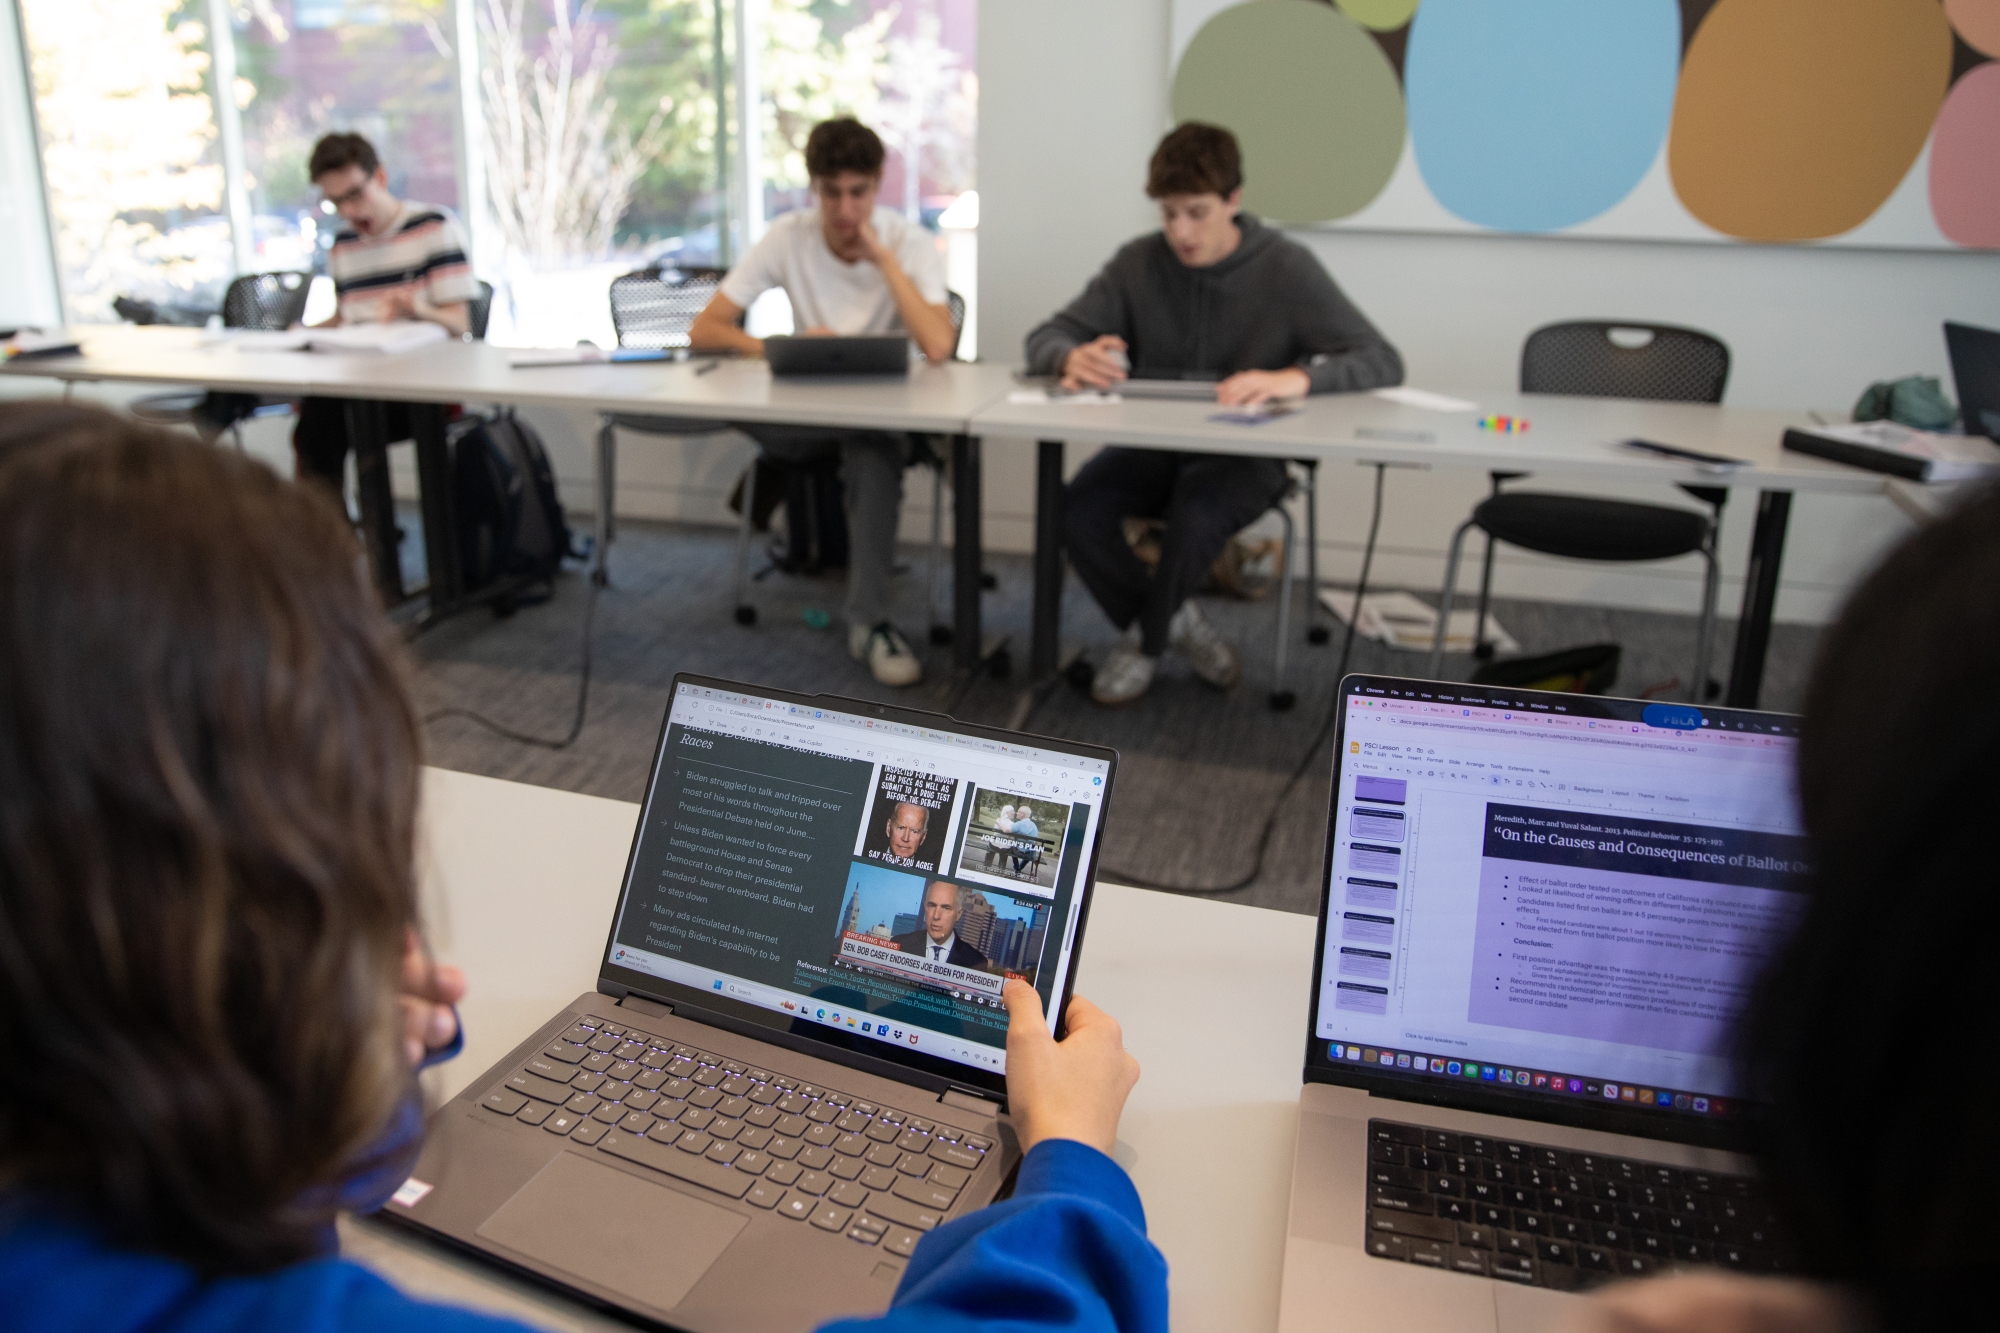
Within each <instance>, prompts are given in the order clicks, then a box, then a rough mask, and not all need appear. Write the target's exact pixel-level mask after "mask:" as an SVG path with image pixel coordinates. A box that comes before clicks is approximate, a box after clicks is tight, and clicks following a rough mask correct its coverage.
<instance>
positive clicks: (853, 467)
mask: <svg viewBox="0 0 2000 1333" xmlns="http://www.w3.org/2000/svg"><path fill="white" fill-rule="evenodd" d="M742 429H743V431H744V433H745V434H747V435H748V436H749V437H750V438H751V439H753V440H755V441H757V444H758V446H759V447H760V448H762V449H763V450H764V452H765V453H767V454H769V455H770V456H771V457H772V458H775V459H777V460H778V461H779V462H783V463H802V462H807V461H810V460H812V459H815V458H821V457H824V456H826V455H828V454H831V453H834V452H836V451H837V452H838V453H839V454H840V482H841V488H842V493H843V495H844V497H845V499H846V502H847V623H848V624H849V625H860V626H863V627H873V626H875V625H879V624H881V623H882V622H883V621H885V620H887V619H888V618H889V605H890V602H891V600H892V599H893V596H894V592H895V577H896V522H897V519H898V517H899V516H900V514H901V512H902V508H903V469H904V468H905V467H907V466H908V465H909V461H910V440H909V437H908V436H907V435H897V434H892V433H890V432H887V431H879V430H833V429H829V428H827V427H824V426H786V425H764V424H758V425H750V426H744V427H743V428H742Z"/></svg>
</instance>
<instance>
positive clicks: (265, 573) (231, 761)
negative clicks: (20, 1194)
mask: <svg viewBox="0 0 2000 1333" xmlns="http://www.w3.org/2000/svg"><path fill="white" fill-rule="evenodd" d="M360 560H361V554H360V551H359V550H358V549H357V546H356V543H355V541H354V538H353V535H352V533H351V531H350V530H349V527H348V524H347V522H346V519H345V515H343V514H342V513H340V512H339V510H338V509H337V508H336V507H335V506H333V505H332V504H330V503H328V502H327V501H326V500H325V499H324V498H322V497H321V496H319V495H317V494H315V493H314V492H312V491H311V490H310V489H309V488H306V487H302V486H298V485H294V484H293V483H291V482H288V481H285V480H284V479H282V478H280V477H279V476H277V475H276V474H275V473H273V472H272V471H271V470H270V469H269V468H267V467H265V466H264V465H262V464H261V463H257V462H254V461H252V460H250V459H248V458H245V457H242V456H240V455H237V454H234V453H229V452H225V451H222V450H218V449H214V448H211V447H209V446H207V445H203V444H199V443H197V442H195V441H194V440H193V439H191V438H189V437H186V436H181V435H177V434H173V433H170V432H168V431H164V430H161V429H158V428H156V427H151V426H146V425H142V424H140V423H138V422H135V421H132V420H130V419H127V418H124V417H119V416H114V415H113V414H111V413H109V412H105V411H102V410H99V409H96V408H87V407H82V406H67V405H62V404H54V403H36V404H25V405H23V404H15V405H10V406H8V407H7V408H6V409H5V410H4V411H0V617H4V623H0V1069H4V1070H5V1071H6V1076H5V1078H0V1188H4V1189H6V1190H9V1191H13V1190H21V1191H25V1192H26V1193H27V1194H29V1195H32V1196H33V1197H36V1198H38V1199H41V1200H43V1201H45V1202H46V1203H47V1204H48V1205H49V1206H52V1207H54V1208H56V1209H58V1210H60V1211H63V1212H66V1213H68V1214H71V1215H73V1216H76V1217H79V1218H81V1219H82V1220H83V1221H84V1222H85V1223H87V1224H88V1225H90V1226H91V1227H93V1228H95V1229H97V1230H99V1231H100V1232H101V1233H102V1234H104V1235H105V1236H107V1237H108V1238H109V1239H110V1240H112V1241H113V1242H114V1243H117V1244H121V1245H125V1246H131V1247H135V1248H139V1249H143V1250H148V1251H153V1252H158V1253H164V1254H166V1255H169V1256H171V1257H174V1258H177V1259H181V1260H183V1261H185V1262H189V1263H192V1264H194V1265H195V1266H196V1267H197V1268H198V1269H200V1270H201V1271H203V1272H206V1273H227V1272H251V1271H259V1270H263V1269H268V1268H272V1267H276V1266H278V1265H281V1264H285V1263H289V1262H293V1261H295V1260H298V1259H301V1258H304V1257H307V1256H309V1255H311V1254H312V1253H314V1252H315V1251H316V1250H317V1249H318V1248H319V1247H320V1245H321V1243H322V1237H323V1236H324V1235H325V1234H326V1228H327V1227H328V1226H329V1225H330V1224H331V1222H332V1217H333V1194H334V1188H333V1187H335V1186H337V1184H338V1183H339V1181H340V1180H341V1178H342V1176H343V1175H344V1174H345V1172H344V1168H345V1167H347V1166H349V1165H350V1164H352V1163H354V1162H356V1161H358V1160H359V1159H360V1157H361V1155H362V1153H363V1151H364V1150H365V1149H366V1148H367V1147H368V1146H369V1145H370V1144H371V1143H373V1142H374V1140H375V1138H376V1136H377V1135H378V1134H379V1133H380V1132H381V1131H382V1130H383V1128H384V1127H385V1125H386V1124H387V1123H388V1120H389V1117H390V1115H391V1113H392V1112H393V1111H394V1110H395V1108H396V1105H397V1103H398V1101H399V1099H400V1098H402V1097H403V1096H404V1095H406V1093H407V1092H408V1091H409V1090H410V1088H411V1081H410V1080H411V1075H410V1073H409V1070H408V1067H407V1064H406V1063H405V1057H404V1056H403V1054H402V1047H401V1043H400V1040H399V1037H398V1029H397V1023H396V991H397V975H398V969H399V965H400V963H401V960H402V956H403V952H404V949H405V947H406V943H407V940H408V938H409V932H410V930H411V929H412V928H413V926H414V925H415V922H416V917H417V898H416V889H415V882H414V881H415V869H414V821H415V809H416V800H417V783H418V772H419V764H420V762H421V758H420V736H419V730H418V726H417V723H416V719H415V714H414V712H413V711H412V708H411V706H410V703H409V696H408V693H407V691H406V687H405V680H404V672H403V666H402V659H401V656H400V652H399V650H398V648H397V645H396V641H395V640H394V638H393V636H392V633H391V631H390V628H389V625H388V622H387V619H386V617H384V616H383V614H382V612H381V610H380V607H379V605H378V604H377V602H376V601H375V599H374V596H373V594H372V593H371V592H370V591H369V590H368V589H367V587H366V586H365V585H364V583H363V581H362V574H361V567H360ZM51 1096H60V1098H61V1109H60V1111H53V1110H51V1108H50V1105H49V1102H48V1098H49V1097H51Z"/></svg>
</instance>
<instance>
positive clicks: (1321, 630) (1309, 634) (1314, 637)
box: [1306, 625, 1333, 645]
mask: <svg viewBox="0 0 2000 1333" xmlns="http://www.w3.org/2000/svg"><path fill="white" fill-rule="evenodd" d="M1306 642H1307V643H1310V644H1314V645H1324V644H1328V643H1331V642H1333V631H1332V630H1330V629H1328V628H1327V627H1326V626H1324V625H1314V626H1313V627H1312V628H1311V629H1309V630H1307V631H1306Z"/></svg>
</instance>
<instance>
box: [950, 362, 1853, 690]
mask: <svg viewBox="0 0 2000 1333" xmlns="http://www.w3.org/2000/svg"><path fill="white" fill-rule="evenodd" d="M1465 396H1466V397H1468V398H1472V399H1474V400H1476V401H1477V402H1478V404H1479V408H1478V410H1477V411H1476V412H1437V411H1430V410H1427V409H1424V408H1418V407H1410V406H1406V405H1404V404H1400V403H1396V402H1392V401H1389V400H1387V399H1384V398H1379V397H1377V396H1375V395H1373V394H1365V393H1364V394H1338V395H1322V396H1319V397H1314V398H1309V399H1307V400H1306V401H1305V402H1304V403H1303V404H1302V405H1301V406H1300V408H1299V410H1298V411H1296V412H1293V413H1291V414H1289V415H1286V416H1281V417H1277V418H1274V419H1271V420H1269V421H1266V422H1264V423H1262V424H1259V425H1254V426H1245V425H1234V424H1227V423H1221V422H1217V421H1214V420H1212V418H1213V417H1214V416H1215V414H1216V412H1217V410H1218V409H1217V408H1216V406H1215V405H1214V404H1213V403H1203V402H1188V401H1173V400H1160V399H1123V400H1120V401H1117V402H1100V403H1092V402H1075V401H1068V400H1062V399H1058V400H1055V401H1050V402H1034V403H1015V402H1009V401H1006V400H1005V399H1002V400H999V401H997V402H996V403H995V404H994V405H992V406H990V407H988V408H986V409H984V410H983V411H981V412H979V413H977V414H976V415H975V416H974V417H973V420H972V425H971V429H972V430H973V431H975V432H977V433H979V434H982V435H1026V436H1029V437H1031V438H1034V439H1037V440H1039V441H1041V444H1040V449H1039V454H1038V458H1037V467H1036V487H1035V514H1036V517H1035V583H1034V590H1035V610H1034V631H1033V640H1032V647H1031V650H1030V654H1029V656H1030V662H1031V665H1032V671H1033V674H1034V676H1035V678H1036V679H1037V680H1044V679H1046V678H1048V677H1049V676H1051V675H1052V674H1053V673H1054V671H1055V669H1056V665H1057V660H1056V659H1057V641H1056V636H1057V626H1058V624H1059V616H1060V602H1061V596H1062V562H1061V536H1062V532H1061V520H1060V514H1061V497H1062V467H1063V445H1064V443H1065V442H1068V441H1075V442H1078V443H1084V444H1123V445H1134V446H1139V447H1145V448H1156V449H1175V450H1185V451H1189V452H1195V453H1223V454H1226V453H1235V454H1254V455H1260V456H1264V457H1279V458H1289V459H1296V460H1300V461H1310V462H1315V463H1324V462H1334V461H1350V462H1358V463H1383V464H1389V465H1395V466H1404V467H1426V468H1429V467H1437V468H1446V467H1450V468H1477V469H1479V470H1481V471H1504V472H1526V473H1533V474H1536V475H1545V476H1561V477H1564V478H1566V479H1570V480H1577V481H1592V480H1597V481H1651V482H1664V483H1681V484H1687V485H1697V486H1719V487H1727V488H1730V489H1739V488H1755V489H1757V490H1758V491H1759V492H1760V495H1759V498H1758V508H1757V525H1756V530H1755V532H1754V534H1753V536H1752V538H1751V545H1750V563H1749V568H1748V571H1747V574H1746V579H1745V584H1744V590H1743V607H1742V619H1741V621H1740V622H1739V624H1738V627H1737V633H1736V651H1735V657H1734V662H1733V664H1732V667H1731V670H1730V683H1729V693H1728V695H1727V699H1726V702H1728V703H1729V704H1730V705H1731V706H1734V707H1739V708H1754V707H1756V704H1757V691H1758V687H1759V684H1760V682H1761V680H1762V677H1763V672H1764V654H1765V650H1766V648H1767V647H1768V644H1769V640H1770V630H1771V613H1772V611H1773V609H1774V608H1775V605H1776V602H1777V593H1778V570H1779V565H1780V562H1781V561H1782V559H1783V555H1784V544H1785V527H1786V524H1787V522H1788V521H1789V518H1790V512H1791V498H1792V495H1793V493H1794V492H1798V491H1810V492H1814V493H1819V494H1834V495H1879V494H1881V493H1882V490H1883V486H1884V483H1885V481H1886V480H1887V479H1886V478H1884V477H1883V476H1881V475H1880V474H1878V473H1873V472H1866V471H1862V470H1861V469H1858V468H1850V467H1843V466H1842V465H1840V464H1838V463H1830V462H1827V461H1825V460H1823V459H1819V458H1813V457H1810V456H1807V455H1804V454H1795V453H1788V452H1786V451H1785V450H1784V449H1783V448H1782V447H1781V446H1780V441H1781V440H1782V438H1783V436H1784V432H1785V428H1786V427H1787V426H1797V425H1806V424H1809V421H1808V418H1807V417H1806V416H1805V414H1803V413H1789V412H1777V411H1765V410H1759V409H1753V408H1734V407H1711V406H1707V405H1704V404H1695V403H1653V402H1637V401H1633V400H1628V399H1607V398H1575V397H1559V396H1553V395H1546V394H1542V395H1530V394H1492V393H1488V394H1468V395H1465ZM1488 414H1502V415H1507V416H1512V417H1517V418H1526V419H1527V420H1528V422H1529V423H1530V428H1529V429H1528V430H1527V431H1525V432H1523V433H1520V434H1501V433H1496V432H1492V431H1486V430H1482V429H1480V427H1479V425H1478V419H1479V418H1480V417H1483V416H1486V415H1488ZM1635 436H1636V437H1639V438H1642V439H1649V440H1654V441H1657V442H1659V443H1662V444H1672V445H1678V446H1681V447H1683V448H1689V449H1696V450H1700V451H1702V452H1705V453H1715V454H1724V455H1728V456H1730V457H1734V458H1745V459H1749V460H1750V466H1748V467H1745V468H1741V469H1738V470H1736V471H1734V472H1730V473H1726V474H1722V475H1720V476H1718V475H1714V474H1709V473H1703V472H1698V471H1696V470H1694V469H1693V468H1691V467H1683V466H1679V465H1676V464H1673V463H1669V462H1666V461H1664V460H1661V459H1657V458H1650V457H1648V456H1646V455H1643V454H1640V453H1637V452H1634V451H1632V450H1627V449H1620V448H1618V447H1616V443H1615V442H1616V441H1619V440H1623V439H1629V438H1632V437H1635Z"/></svg>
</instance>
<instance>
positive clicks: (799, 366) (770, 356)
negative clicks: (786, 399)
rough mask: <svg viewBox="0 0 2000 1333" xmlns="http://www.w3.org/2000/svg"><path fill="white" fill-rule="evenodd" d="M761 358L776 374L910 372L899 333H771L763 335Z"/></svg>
mask: <svg viewBox="0 0 2000 1333" xmlns="http://www.w3.org/2000/svg"><path fill="white" fill-rule="evenodd" d="M764 360H765V361H766V362H768V363H769V365H770V367H771V373H772V374H773V375H778V376H791V375H903V376H906V375H908V374H909V373H910V340H909V338H908V337H906V336H904V335H903V334H900V333H893V334H855V335H841V336H837V337H836V336H825V335H819V334H798V335H791V334H784V335H773V336H771V337H769V338H766V339H764Z"/></svg>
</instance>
